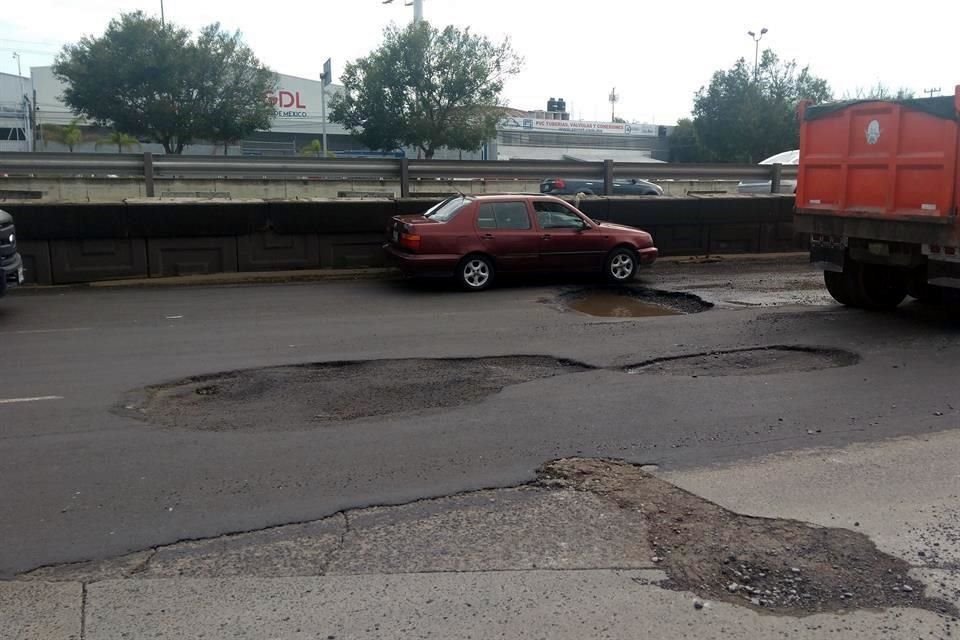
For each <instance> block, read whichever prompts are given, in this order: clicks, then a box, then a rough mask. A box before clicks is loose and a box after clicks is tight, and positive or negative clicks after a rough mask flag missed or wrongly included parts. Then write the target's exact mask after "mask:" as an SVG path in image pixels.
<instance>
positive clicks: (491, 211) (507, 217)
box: [477, 202, 531, 231]
mask: <svg viewBox="0 0 960 640" xmlns="http://www.w3.org/2000/svg"><path fill="white" fill-rule="evenodd" d="M477 227H479V228H480V229H500V230H510V231H526V230H528V229H530V228H531V226H530V214H529V213H527V205H526V203H524V202H488V203H486V204H481V205H480V210H479V211H478V212H477Z"/></svg>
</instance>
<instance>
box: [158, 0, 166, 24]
mask: <svg viewBox="0 0 960 640" xmlns="http://www.w3.org/2000/svg"><path fill="white" fill-rule="evenodd" d="M166 24H167V22H166V20H164V18H163V0H160V26H161V27H164V26H166Z"/></svg>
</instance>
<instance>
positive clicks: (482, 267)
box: [383, 195, 657, 291]
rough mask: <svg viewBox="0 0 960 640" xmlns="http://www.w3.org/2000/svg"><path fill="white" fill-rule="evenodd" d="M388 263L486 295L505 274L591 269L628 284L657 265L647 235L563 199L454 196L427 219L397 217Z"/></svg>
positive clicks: (392, 225)
mask: <svg viewBox="0 0 960 640" xmlns="http://www.w3.org/2000/svg"><path fill="white" fill-rule="evenodd" d="M383 248H384V251H385V252H386V254H387V257H388V259H389V260H390V261H391V262H393V263H395V264H397V265H398V266H399V267H400V268H401V269H403V270H404V271H406V272H407V273H410V274H411V275H423V276H453V277H454V278H456V280H457V282H458V283H459V284H460V286H461V287H463V288H464V289H466V290H467V291H481V290H483V289H486V288H487V287H489V286H490V285H491V284H492V283H493V279H494V275H495V274H497V273H500V272H541V273H558V272H569V271H582V272H588V273H589V272H593V273H596V274H597V275H604V276H605V277H606V278H607V279H608V280H610V281H612V282H628V281H629V280H631V279H632V278H633V277H634V276H635V275H636V273H637V269H639V268H640V267H641V266H647V265H650V264H653V262H654V261H655V260H656V259H657V248H656V247H655V246H653V238H652V237H651V236H650V234H649V233H647V232H646V231H641V230H640V229H634V228H632V227H626V226H623V225H619V224H611V223H607V222H599V223H598V222H594V221H593V220H591V219H590V218H588V217H587V216H585V215H584V214H583V213H581V212H580V211H579V210H578V209H576V208H575V207H573V206H571V205H569V204H567V203H566V202H564V201H563V200H560V199H559V198H554V197H550V196H535V195H534V196H531V195H496V196H494V195H477V196H456V197H453V198H449V199H447V200H445V201H443V202H441V203H440V204H438V205H436V206H435V207H433V208H432V209H430V210H429V211H427V212H426V213H424V214H422V215H403V216H395V217H394V218H393V219H392V220H391V221H390V224H389V225H388V227H387V244H385V245H384V247H383Z"/></svg>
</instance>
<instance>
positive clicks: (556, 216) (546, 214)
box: [533, 202, 586, 229]
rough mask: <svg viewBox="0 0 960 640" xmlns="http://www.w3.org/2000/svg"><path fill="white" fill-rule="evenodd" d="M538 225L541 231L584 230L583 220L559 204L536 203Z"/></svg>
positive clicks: (534, 206) (534, 205)
mask: <svg viewBox="0 0 960 640" xmlns="http://www.w3.org/2000/svg"><path fill="white" fill-rule="evenodd" d="M533 208H534V209H535V210H536V212H537V224H538V225H540V228H541V229H583V228H585V227H586V223H584V221H583V219H582V218H580V216H578V215H576V214H575V213H573V212H572V211H570V209H568V208H567V207H565V206H563V205H562V204H560V203H559V202H535V203H534V204H533Z"/></svg>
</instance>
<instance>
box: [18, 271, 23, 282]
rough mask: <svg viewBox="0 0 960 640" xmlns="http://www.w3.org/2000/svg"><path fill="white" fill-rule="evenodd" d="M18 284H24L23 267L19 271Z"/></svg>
mask: <svg viewBox="0 0 960 640" xmlns="http://www.w3.org/2000/svg"><path fill="white" fill-rule="evenodd" d="M17 284H23V267H20V268H19V269H17Z"/></svg>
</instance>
